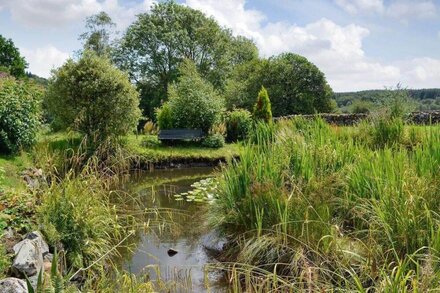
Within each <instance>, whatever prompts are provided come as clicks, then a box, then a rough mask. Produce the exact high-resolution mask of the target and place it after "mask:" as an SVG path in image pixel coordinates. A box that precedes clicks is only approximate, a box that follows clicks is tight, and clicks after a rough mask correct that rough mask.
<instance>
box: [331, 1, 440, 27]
mask: <svg viewBox="0 0 440 293" xmlns="http://www.w3.org/2000/svg"><path fill="white" fill-rule="evenodd" d="M334 1H335V3H336V4H337V5H338V6H339V7H341V8H342V9H344V10H345V11H347V12H348V13H350V14H366V13H378V14H381V15H384V16H388V17H392V18H396V19H400V20H402V21H405V22H406V21H408V20H411V19H415V18H419V19H425V18H433V17H435V16H436V15H437V7H436V5H435V4H434V2H433V1H432V0H393V1H391V2H390V3H389V4H388V5H385V3H384V0H334Z"/></svg>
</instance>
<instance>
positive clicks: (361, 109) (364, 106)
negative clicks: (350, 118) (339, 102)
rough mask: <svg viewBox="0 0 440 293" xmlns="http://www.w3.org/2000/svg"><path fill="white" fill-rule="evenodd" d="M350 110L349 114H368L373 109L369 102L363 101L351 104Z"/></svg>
mask: <svg viewBox="0 0 440 293" xmlns="http://www.w3.org/2000/svg"><path fill="white" fill-rule="evenodd" d="M350 109H351V111H350V112H351V113H355V114H361V113H364V114H368V113H370V112H371V110H372V109H373V104H372V103H371V102H368V101H364V100H356V101H354V102H353V104H351V106H350Z"/></svg>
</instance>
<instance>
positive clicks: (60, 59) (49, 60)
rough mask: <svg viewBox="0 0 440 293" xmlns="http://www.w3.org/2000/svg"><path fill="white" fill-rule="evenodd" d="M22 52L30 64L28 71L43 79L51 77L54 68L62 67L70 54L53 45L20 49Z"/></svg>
mask: <svg viewBox="0 0 440 293" xmlns="http://www.w3.org/2000/svg"><path fill="white" fill-rule="evenodd" d="M20 52H21V53H22V54H23V56H24V57H25V59H26V61H27V62H28V63H29V68H28V70H29V71H30V72H32V73H33V74H36V75H38V76H41V77H49V76H50V71H51V70H52V69H53V68H57V67H59V66H61V65H62V64H63V63H64V62H65V61H66V60H67V59H68V58H69V54H68V53H66V52H63V51H60V50H59V49H57V48H56V47H54V46H52V45H48V46H45V47H42V48H35V49H28V48H20Z"/></svg>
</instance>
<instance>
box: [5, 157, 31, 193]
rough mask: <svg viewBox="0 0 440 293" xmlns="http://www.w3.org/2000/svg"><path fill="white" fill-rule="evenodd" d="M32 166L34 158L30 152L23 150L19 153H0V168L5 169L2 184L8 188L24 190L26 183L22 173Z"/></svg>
mask: <svg viewBox="0 0 440 293" xmlns="http://www.w3.org/2000/svg"><path fill="white" fill-rule="evenodd" d="M31 166H32V159H31V157H30V155H29V154H28V153H25V152H22V153H20V154H18V155H0V168H2V169H3V171H4V174H3V177H4V178H3V179H2V180H1V182H0V184H1V186H3V188H6V189H11V188H13V189H16V190H21V191H23V190H24V189H25V184H24V181H23V179H22V178H21V176H20V173H21V172H22V171H23V170H25V169H26V168H29V167H31Z"/></svg>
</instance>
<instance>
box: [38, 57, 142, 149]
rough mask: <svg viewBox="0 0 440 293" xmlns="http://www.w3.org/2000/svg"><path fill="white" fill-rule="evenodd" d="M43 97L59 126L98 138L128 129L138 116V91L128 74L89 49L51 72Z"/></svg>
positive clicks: (125, 131) (136, 121) (132, 125)
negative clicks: (76, 58) (75, 59)
mask: <svg viewBox="0 0 440 293" xmlns="http://www.w3.org/2000/svg"><path fill="white" fill-rule="evenodd" d="M46 99H47V101H46V104H47V105H48V108H49V112H50V113H51V114H52V115H53V116H54V118H55V121H56V122H57V123H58V124H59V125H60V126H62V127H64V128H67V127H71V128H73V129H75V130H78V131H80V132H82V133H84V134H85V135H87V136H89V137H92V138H94V139H97V140H98V141H101V140H103V139H105V138H107V137H110V136H119V135H125V134H127V133H129V132H130V131H132V130H134V129H135V128H136V125H137V123H138V120H139V118H140V111H139V108H138V105H139V97H138V93H137V92H136V89H135V88H134V87H133V86H132V85H131V83H130V81H129V79H128V76H127V75H126V74H125V73H123V72H122V71H120V70H118V69H117V68H116V67H115V66H113V65H112V64H111V63H110V61H109V60H108V59H106V58H103V57H99V56H97V55H96V53H94V52H92V51H85V52H84V54H82V56H81V59H79V60H78V61H74V60H72V59H70V60H68V61H67V62H66V63H65V64H64V65H63V66H62V67H60V68H59V69H58V70H56V71H55V72H54V75H53V77H52V79H51V80H50V84H49V88H48V94H47V98H46Z"/></svg>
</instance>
